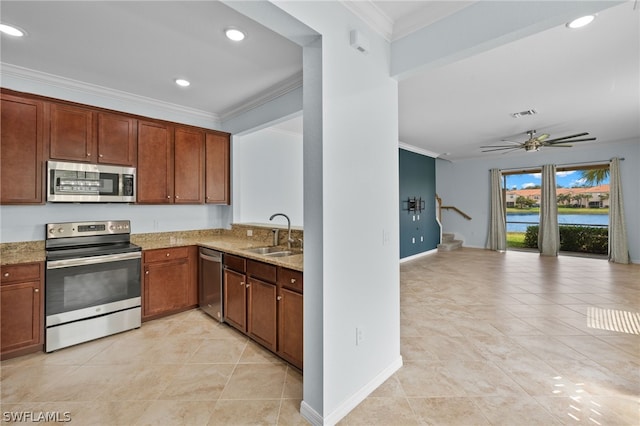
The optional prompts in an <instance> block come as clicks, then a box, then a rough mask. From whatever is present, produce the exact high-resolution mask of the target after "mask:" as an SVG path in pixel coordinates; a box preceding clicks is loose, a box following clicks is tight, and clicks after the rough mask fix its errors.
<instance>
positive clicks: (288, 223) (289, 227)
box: [269, 213, 293, 250]
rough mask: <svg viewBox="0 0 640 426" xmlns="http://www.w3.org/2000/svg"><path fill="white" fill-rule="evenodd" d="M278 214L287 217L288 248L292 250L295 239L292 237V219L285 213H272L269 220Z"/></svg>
mask: <svg viewBox="0 0 640 426" xmlns="http://www.w3.org/2000/svg"><path fill="white" fill-rule="evenodd" d="M276 216H284V217H285V219H287V248H288V249H289V250H291V243H292V242H293V239H291V220H290V219H289V216H287V215H286V214H284V213H274V214H272V215H271V217H270V218H269V220H273V218H274V217H276Z"/></svg>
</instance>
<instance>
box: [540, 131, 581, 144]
mask: <svg viewBox="0 0 640 426" xmlns="http://www.w3.org/2000/svg"><path fill="white" fill-rule="evenodd" d="M588 134H589V133H587V132H584V133H576V134H575V135H571V136H564V137H562V138H555V139H549V140H548V141H546V142H547V143H549V142H557V141H563V140H566V139H571V138H577V137H578V136H587V135H588Z"/></svg>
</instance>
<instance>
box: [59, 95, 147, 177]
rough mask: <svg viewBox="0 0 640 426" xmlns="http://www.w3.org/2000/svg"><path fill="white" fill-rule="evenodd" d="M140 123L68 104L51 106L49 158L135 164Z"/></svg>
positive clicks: (129, 118) (120, 116) (126, 117)
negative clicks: (138, 124) (137, 124)
mask: <svg viewBox="0 0 640 426" xmlns="http://www.w3.org/2000/svg"><path fill="white" fill-rule="evenodd" d="M136 123H137V120H136V119H135V118H132V117H128V116H126V115H120V114H112V113H107V112H96V111H95V110H93V109H91V108H82V107H76V106H71V105H66V104H56V103H52V104H51V118H50V122H49V125H50V137H49V158H51V159H55V160H69V161H81V162H85V163H102V164H115V165H121V166H131V167H135V165H136V155H137V152H136V142H137V141H136V139H137V127H136Z"/></svg>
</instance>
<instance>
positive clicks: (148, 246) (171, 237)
mask: <svg viewBox="0 0 640 426" xmlns="http://www.w3.org/2000/svg"><path fill="white" fill-rule="evenodd" d="M248 229H250V230H251V232H247V230H248ZM249 233H251V234H253V235H251V236H248V235H247V234H249ZM281 234H285V233H284V232H281ZM271 238H272V234H271V232H270V230H268V229H264V228H260V227H256V226H255V225H253V224H251V225H239V226H236V225H234V228H233V229H232V230H224V229H210V230H196V231H176V232H159V233H149V234H132V235H131V242H132V243H133V244H136V245H139V246H140V247H142V249H143V250H153V249H162V248H170V247H183V246H192V245H195V246H201V247H208V248H211V249H213V250H218V251H221V252H224V253H229V254H234V255H237V256H242V257H245V258H248V259H254V260H259V261H261V262H265V263H270V264H272V265H277V266H282V267H285V268H289V269H293V270H296V271H302V270H303V266H304V256H303V254H295V255H292V256H283V257H269V256H264V255H261V254H256V253H251V252H248V251H245V249H247V248H252V247H264V246H269V245H271V244H272V243H273V241H272V240H271ZM281 242H282V239H281V240H280V243H281ZM279 245H281V244H279ZM44 260H45V250H44V241H28V242H19V243H3V244H0V264H1V265H12V264H17V263H29V262H43V261H44Z"/></svg>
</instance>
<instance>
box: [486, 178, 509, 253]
mask: <svg viewBox="0 0 640 426" xmlns="http://www.w3.org/2000/svg"><path fill="white" fill-rule="evenodd" d="M489 173H490V179H491V205H490V210H491V211H490V221H489V241H488V244H487V245H488V247H489V249H490V250H496V251H505V250H506V249H507V230H506V221H507V219H506V218H505V212H504V198H503V197H502V186H501V181H502V172H500V170H499V169H491V170H489Z"/></svg>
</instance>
